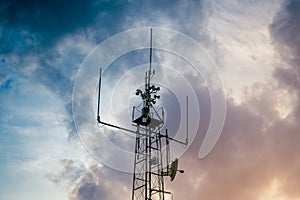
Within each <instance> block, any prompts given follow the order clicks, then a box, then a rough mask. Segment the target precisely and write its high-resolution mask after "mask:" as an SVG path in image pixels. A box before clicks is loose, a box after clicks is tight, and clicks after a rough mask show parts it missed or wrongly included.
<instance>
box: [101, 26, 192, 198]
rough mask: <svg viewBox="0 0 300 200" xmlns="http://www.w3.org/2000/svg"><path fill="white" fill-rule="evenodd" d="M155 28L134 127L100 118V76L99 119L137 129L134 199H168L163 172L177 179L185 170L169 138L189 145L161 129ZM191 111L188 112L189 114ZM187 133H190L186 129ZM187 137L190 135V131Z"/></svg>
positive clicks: (161, 112)
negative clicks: (155, 78)
mask: <svg viewBox="0 0 300 200" xmlns="http://www.w3.org/2000/svg"><path fill="white" fill-rule="evenodd" d="M151 64H152V29H151V30H150V61H149V70H147V72H146V75H145V87H144V90H141V89H137V90H136V95H137V96H140V97H141V99H142V101H143V103H142V105H141V106H140V107H133V112H132V123H133V126H134V127H135V129H136V130H135V131H134V130H130V129H126V128H123V127H120V126H117V125H113V124H109V123H106V122H104V121H101V120H100V114H99V112H100V91H101V73H102V71H101V69H100V78H99V96H98V111H97V121H98V123H99V124H103V125H106V126H110V127H113V128H117V129H120V130H122V131H127V132H131V133H134V134H135V135H136V139H135V140H136V142H135V157H134V169H133V185H132V200H165V199H166V197H165V195H166V194H169V195H171V197H172V194H171V192H168V191H165V188H164V176H170V177H171V181H173V180H174V178H175V176H176V172H177V171H179V172H180V173H183V172H184V171H183V170H178V169H177V166H178V159H175V160H174V161H173V162H170V147H169V142H170V141H174V142H178V143H181V144H184V145H187V142H188V139H186V141H185V142H182V141H179V140H176V139H174V138H170V137H169V136H168V130H167V129H166V131H165V133H164V134H162V133H161V128H162V126H163V124H164V110H163V108H162V107H155V106H154V105H155V104H156V101H157V100H159V99H160V96H159V95H157V93H158V92H159V91H160V87H156V86H155V85H153V84H151V78H152V77H153V75H154V74H155V71H152V66H151ZM187 115H188V114H187ZM187 134H188V133H187ZM187 138H188V135H187ZM163 142H165V147H166V157H165V162H166V165H167V166H166V167H164V164H163V163H164V159H163V157H164V156H163V151H162V148H163V144H162V143H163Z"/></svg>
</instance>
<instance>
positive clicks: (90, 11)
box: [0, 0, 125, 54]
mask: <svg viewBox="0 0 300 200" xmlns="http://www.w3.org/2000/svg"><path fill="white" fill-rule="evenodd" d="M124 3H125V2H124V1H101V0H100V1H97V0H94V1H89V2H87V1H83V0H75V1H69V0H65V1H58V0H54V1H50V0H47V1H37V0H33V1H28V0H25V1H20V0H12V1H6V0H5V1H1V3H0V10H1V11H2V12H1V15H0V17H1V19H3V20H2V22H1V25H2V28H1V29H0V31H1V38H0V41H1V43H2V44H5V45H3V46H2V48H1V49H0V53H4V54H7V53H11V52H14V53H25V54H26V53H28V52H29V51H37V50H42V49H41V48H42V47H44V46H46V47H47V46H49V45H52V44H53V42H57V39H58V38H61V37H62V36H65V35H67V34H70V33H72V32H75V31H76V30H78V29H84V28H86V27H87V26H89V25H92V24H93V23H95V20H96V19H98V20H100V21H108V18H106V17H101V16H100V17H99V18H98V15H99V14H100V13H103V14H107V13H110V12H114V14H116V13H115V12H116V10H118V11H119V9H120V8H121V7H120V6H121V5H122V4H124ZM116 18H117V17H116Z"/></svg>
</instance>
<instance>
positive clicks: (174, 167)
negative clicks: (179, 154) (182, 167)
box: [169, 158, 178, 181]
mask: <svg viewBox="0 0 300 200" xmlns="http://www.w3.org/2000/svg"><path fill="white" fill-rule="evenodd" d="M177 169H178V158H176V159H175V160H174V161H173V162H172V163H171V167H170V169H169V170H170V171H169V176H170V177H171V181H173V180H174V179H175V176H176V173H177Z"/></svg>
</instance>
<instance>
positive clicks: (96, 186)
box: [47, 159, 131, 200]
mask: <svg viewBox="0 0 300 200" xmlns="http://www.w3.org/2000/svg"><path fill="white" fill-rule="evenodd" d="M60 164H61V167H62V170H61V171H60V172H59V173H58V174H51V173H49V174H47V178H48V179H49V180H50V181H52V182H53V183H55V184H56V185H57V186H58V187H63V188H65V189H66V190H67V191H68V194H69V198H70V200H86V199H89V200H96V199H99V198H101V199H106V200H110V199H116V198H118V197H120V196H122V197H123V198H126V197H127V198H129V197H130V194H131V192H130V187H128V186H129V185H131V178H130V177H129V176H128V175H129V174H121V173H119V172H116V171H113V170H111V169H109V168H106V167H103V166H101V165H99V164H92V165H89V166H86V164H84V163H83V162H82V161H79V160H70V159H62V160H60Z"/></svg>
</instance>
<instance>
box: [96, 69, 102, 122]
mask: <svg viewBox="0 0 300 200" xmlns="http://www.w3.org/2000/svg"><path fill="white" fill-rule="evenodd" d="M101 77H102V68H101V67H100V72H99V83H98V84H99V85H98V108H97V121H98V123H100V122H101V121H100V95H101Z"/></svg>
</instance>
